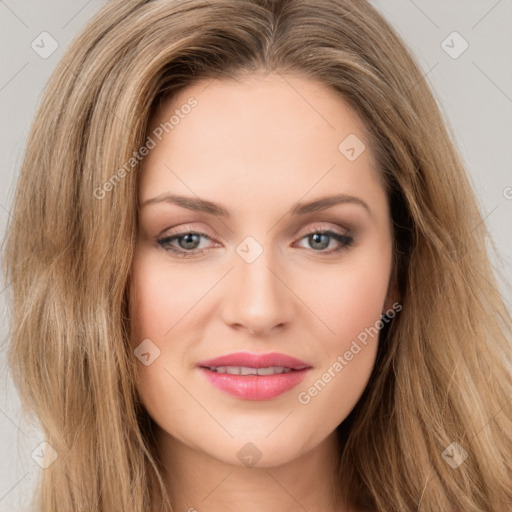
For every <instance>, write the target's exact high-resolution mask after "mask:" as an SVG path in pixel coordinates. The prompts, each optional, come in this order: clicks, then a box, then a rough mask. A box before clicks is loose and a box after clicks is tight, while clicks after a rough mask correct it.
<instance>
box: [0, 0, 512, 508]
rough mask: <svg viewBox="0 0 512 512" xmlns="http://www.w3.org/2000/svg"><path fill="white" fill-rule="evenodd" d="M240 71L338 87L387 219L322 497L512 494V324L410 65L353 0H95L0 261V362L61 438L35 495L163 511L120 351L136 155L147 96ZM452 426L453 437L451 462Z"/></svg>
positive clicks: (461, 174)
mask: <svg viewBox="0 0 512 512" xmlns="http://www.w3.org/2000/svg"><path fill="white" fill-rule="evenodd" d="M257 70H268V71H275V72H279V73H283V72H294V73H296V72H298V73H301V74H303V75H305V76H308V77H311V78H312V79H315V80H320V81H322V82H323V83H325V84H328V85H329V86H331V87H332V88H334V89H335V90H336V91H338V92H339V94H340V97H342V98H344V99H345V100H346V101H348V102H349V104H350V105H351V106H352V107H353V108H354V110H355V111H356V112H357V113H358V115H359V116H360V117H361V119H362V120H363V121H364V122H365V125H366V127H367V129H368V133H369V136H370V139H371V143H372V145H373V149H374V151H375V154H376V155H377V156H378V164H379V169H380V171H381V177H382V180H383V183H384V185H385V187H386V191H387V193H388V197H389V202H390V207H391V214H392V217H393V224H394V255H395V275H396V278H397V280H398V281H397V282H398V289H399V292H400V301H401V304H402V306H403V309H402V311H401V312H400V313H399V314H398V315H397V316H396V317H395V318H394V319H393V321H392V323H391V324H390V325H388V328H386V329H385V330H384V331H382V332H381V338H380V343H379V349H378V351H379V352H378V358H377V361H376V364H375V368H374V372H373V374H372V377H371V379H370V382H369V384H368V386H367V388H366V390H365V392H364V395H363V396H362V397H361V399H360V401H359V402H358V404H357V405H356V408H355V409H354V410H353V411H352V413H351V414H350V416H349V418H347V420H346V421H345V422H344V423H343V424H342V425H341V426H340V427H339V434H340V436H342V437H343V443H344V444H343V450H342V453H341V454H340V460H339V475H338V478H337V482H338V485H339V493H340V496H344V497H345V498H346V499H348V500H349V501H350V502H351V503H353V504H354V505H356V506H358V507H362V508H365V509H367V510H382V511H386V512H390V511H404V510H411V511H412V510H418V511H420V510H421V511H424V512H439V511H448V510H464V511H465V512H477V511H480V512H481V511H487V512H491V511H493V512H495V511H505V510H510V508H508V507H512V505H511V503H512V478H511V473H512V467H511V465H512V420H511V413H510V411H511V403H510V400H511V396H512V379H511V374H510V368H511V364H512V361H511V359H512V356H511V346H510V340H511V336H510V334H511V332H512V328H511V327H512V320H511V317H510V313H509V312H508V311H507V309H506V307H505V305H504V302H503V300H502V298H501V295H500V293H499V291H498V288H499V287H498V283H497V281H496V278H495V275H494V272H493V269H492V267H491V265H490V259H489V256H488V250H487V248H486V243H489V242H492V240H491V239H490V237H489V235H488V232H487V230H486V227H485V224H484V222H483V219H482V216H481V214H480V212H479V209H478V206H477V201H476V198H475V195H474V192H473V190H472V188H471V186H470V184H469V182H468V178H467V176H466V173H465V170H464V166H463V164H462V161H461V157H460V156H459V154H458V152H457V150H456V148H455V146H454V143H453V142H452V136H451V135H450V133H449V131H448V128H447V125H446V124H445V122H444V121H443V118H442V115H441V113H440V109H439V107H438V105H437V103H436V100H435V98H434V97H433V95H432V92H431V91H430V89H429V87H428V84H427V83H426V81H425V79H424V78H423V76H422V72H421V70H420V69H419V66H418V65H417V63H416V62H415V60H414V58H413V57H412V56H411V54H410V52H409V51H408V50H407V48H406V47H405V45H404V43H403V42H402V41H401V40H400V38H399V37H398V36H397V34H396V33H395V31H394V30H393V29H392V28H391V27H390V26H389V24H388V23H387V22H386V21H385V20H384V18H383V17H382V16H381V15H380V14H379V13H378V12H377V11H376V10H375V9H374V8H373V7H372V6H371V5H370V4H369V3H368V2H367V1H364V0H358V1H357V2H355V1H351V0H288V1H284V0H283V1H278V0H276V1H271V0H254V1H249V0H236V1H234V0H172V1H163V0H153V1H150V0H129V1H126V0H113V1H110V2H108V3H107V4H106V5H105V6H104V7H103V8H102V9H101V10H100V11H99V12H98V14H97V15H96V16H94V18H93V19H92V20H91V21H90V23H89V24H88V25H87V27H86V28H85V30H83V32H82V33H81V34H80V35H79V36H78V37H77V38H76V40H75V41H74V42H73V44H72V45H71V47H70V48H69V49H68V50H67V52H66V53H65V55H64V57H63V58H62V60H61V61H60V63H59V64H58V66H57V68H56V70H55V72H54V73H53V75H52V77H51V79H50V81H49V83H48V85H47V87H46V90H45V93H44V96H43V99H42V104H41V105H40V108H39V111H38V113H37V115H36V118H35V121H34V123H33V126H32V129H31V133H30V136H29V139H28V143H27V147H26V152H25V155H24V160H23V163H22V166H21V171H20V175H19V182H18V186H17V191H16V196H15V200H14V207H13V212H12V220H11V222H10V226H9V228H8V231H7V236H6V240H5V245H4V258H3V263H4V272H5V276H6V280H7V282H9V283H10V284H11V288H12V313H11V336H12V343H11V345H10V352H9V364H10V368H11V370H12V376H13V379H14V382H15V384H16V386H17V389H18V391H19V393H20V396H21V399H22V403H23V406H24V410H25V412H26V413H28V414H30V413H34V414H35V416H37V418H38V419H39V421H40V424H41V427H42V429H43V432H44V434H45V436H46V438H47V441H48V442H49V443H50V444H51V446H52V447H53V449H54V450H56V451H57V453H58V454H59V458H58V459H57V460H56V461H55V462H54V463H53V464H51V465H50V466H49V467H48V468H47V469H45V470H43V471H42V478H41V481H40V486H39V488H38V490H37V503H38V508H39V510H40V511H41V512H59V511H65V512H69V511H71V510H73V511H79V510H87V511H92V510H96V511H102V512H112V511H115V510H116V511H117V510H119V511H121V510H122V511H124V512H141V511H147V510H150V509H151V510H153V509H156V506H157V505H159V504H160V502H161V504H162V510H164V509H165V510H170V503H169V500H168V498H167V497H166V495H165V487H164V483H163V478H162V474H161V470H162V467H161V461H160V460H159V456H158V453H157V449H156V444H155V440H154V436H153V423H152V420H151V418H149V416H148V414H147V412H146V411H145V410H144V408H143V407H142V405H141V402H140V399H139V397H138V395H137V390H136V386H135V378H136V363H135V358H134V356H133V353H132V352H131V350H130V348H129V347H130V344H129V335H130V333H129V328H128V326H129V323H128V302H127V297H128V287H129V283H130V269H131V262H132V254H133V247H134V244H135V237H136V233H137V184H138V183H137V180H138V172H137V169H138V167H139V161H138V156H137V155H138V153H137V151H138V150H139V148H141V146H143V145H144V143H145V130H146V125H147V122H148V119H149V116H150V113H151V112H152V109H154V108H157V107H158V105H159V104H160V103H159V102H160V100H162V99H163V98H166V97H169V96H171V95H172V94H174V93H175V92H176V91H178V90H179V89H181V88H183V87H185V86H186V85H188V84H190V83H192V82H194V81H196V80H198V79H200V78H211V79H222V78H232V77H234V76H240V75H242V74H243V73H250V72H253V71H257ZM134 155H136V156H134ZM131 158H136V160H137V161H135V160H130V159H131ZM129 161H131V162H132V163H131V164H130V166H128V167H126V162H129ZM123 166H124V172H123V171H121V169H122V168H123ZM451 443H457V444H458V445H460V446H461V447H462V448H463V449H464V450H465V452H466V453H467V458H466V459H465V460H464V462H463V463H462V464H460V465H459V466H458V467H457V468H453V467H452V466H451V465H450V464H448V463H447V457H446V453H447V452H445V450H446V449H447V448H448V453H449V455H450V454H451V455H452V456H453V451H452V452H450V450H453V449H454V448H453V447H455V448H456V449H459V448H458V447H457V445H452V444H451ZM450 446H451V448H450ZM443 454H444V455H443ZM449 455H448V456H449ZM156 496H160V499H161V500H160V501H159V502H158V503H157V501H156V499H155V497H156ZM165 507H167V508H165Z"/></svg>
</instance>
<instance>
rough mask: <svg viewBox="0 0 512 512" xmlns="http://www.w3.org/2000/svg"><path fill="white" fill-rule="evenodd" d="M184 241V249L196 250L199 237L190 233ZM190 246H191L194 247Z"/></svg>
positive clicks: (183, 238) (184, 237) (185, 236)
mask: <svg viewBox="0 0 512 512" xmlns="http://www.w3.org/2000/svg"><path fill="white" fill-rule="evenodd" d="M194 238H195V239H194ZM182 241H183V243H182V244H181V245H182V246H184V247H183V249H195V247H194V246H195V245H196V244H197V235H196V234H194V233H188V234H186V235H184V236H183V237H182ZM188 244H191V245H192V247H190V246H189V245H188Z"/></svg>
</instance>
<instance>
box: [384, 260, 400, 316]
mask: <svg viewBox="0 0 512 512" xmlns="http://www.w3.org/2000/svg"><path fill="white" fill-rule="evenodd" d="M395 302H401V297H400V292H399V290H398V278H397V276H396V270H393V272H392V274H391V278H390V279H389V284H388V291H387V294H386V300H385V301H384V307H383V311H382V313H383V314H384V313H385V312H386V311H387V310H388V309H392V306H393V304H394V303H395Z"/></svg>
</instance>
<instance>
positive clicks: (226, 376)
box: [197, 352, 311, 400]
mask: <svg viewBox="0 0 512 512" xmlns="http://www.w3.org/2000/svg"><path fill="white" fill-rule="evenodd" d="M197 366H198V368H199V370H200V371H201V373H202V374H203V375H204V376H205V377H206V379H207V380H208V381H209V382H210V384H212V385H213V386H214V387H216V388H218V389H220V390H221V391H223V392H225V393H228V394H230V395H232V396H235V397H237V398H242V399H245V400H269V399H271V398H275V397H277V396H279V395H281V394H283V393H285V392H286V391H289V390H290V389H292V388H294V387H295V386H297V385H298V384H299V383H300V382H301V381H302V380H303V379H304V378H305V376H306V374H307V372H308V371H309V370H310V369H311V366H310V365H309V364H308V363H306V362H304V361H301V360H299V359H296V358H295V357H291V356H288V355H286V354H280V353H277V352H271V353H267V354H251V353H248V352H236V353H233V354H227V355H224V356H220V357H216V358H214V359H208V360H205V361H201V362H200V363H198V365H197Z"/></svg>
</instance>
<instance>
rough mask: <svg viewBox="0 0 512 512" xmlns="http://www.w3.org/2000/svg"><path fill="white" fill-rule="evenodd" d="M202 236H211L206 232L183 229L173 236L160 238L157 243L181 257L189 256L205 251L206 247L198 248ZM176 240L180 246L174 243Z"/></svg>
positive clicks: (207, 237)
mask: <svg viewBox="0 0 512 512" xmlns="http://www.w3.org/2000/svg"><path fill="white" fill-rule="evenodd" d="M202 238H203V239H204V238H206V239H208V240H210V237H209V236H208V235H207V234H206V233H201V232H197V231H182V232H181V233H176V234H174V235H172V236H166V237H164V238H160V239H159V240H157V243H158V244H159V245H160V246H161V247H162V248H163V249H165V250H166V251H169V252H172V253H174V254H176V255H178V256H180V257H181V258H189V257H191V256H195V255H197V254H199V253H202V252H203V251H204V248H203V249H198V246H199V245H200V242H201V239H202ZM175 241H176V242H177V243H178V247H176V246H174V245H172V243H173V242H175ZM191 251H194V252H191Z"/></svg>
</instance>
